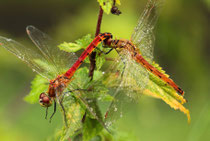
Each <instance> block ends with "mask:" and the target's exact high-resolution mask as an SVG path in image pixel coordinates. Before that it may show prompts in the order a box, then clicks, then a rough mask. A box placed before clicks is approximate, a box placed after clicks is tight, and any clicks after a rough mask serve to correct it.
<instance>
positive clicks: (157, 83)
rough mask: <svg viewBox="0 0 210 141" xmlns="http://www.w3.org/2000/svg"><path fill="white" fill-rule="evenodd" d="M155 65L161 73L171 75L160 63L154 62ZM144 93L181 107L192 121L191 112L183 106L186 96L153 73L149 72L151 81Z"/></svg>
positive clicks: (177, 107) (172, 105)
mask: <svg viewBox="0 0 210 141" xmlns="http://www.w3.org/2000/svg"><path fill="white" fill-rule="evenodd" d="M153 66H154V67H156V68H157V69H158V70H159V71H160V72H161V73H163V74H165V75H166V76H167V77H169V75H167V74H166V73H165V71H164V70H162V68H161V67H160V66H159V65H158V64H156V63H155V62H153ZM143 94H145V95H149V96H152V97H155V98H160V99H162V100H163V101H165V102H166V103H167V104H169V105H170V106H171V107H172V108H174V109H179V110H180V111H182V112H183V113H185V114H186V115H187V118H188V122H190V112H189V110H188V109H186V108H185V107H184V106H183V104H184V103H186V100H185V99H184V97H183V96H182V95H179V94H178V93H177V92H176V91H175V90H174V89H173V88H172V87H171V86H169V85H168V84H166V83H165V82H164V81H163V80H161V79H160V78H159V77H157V76H156V75H154V74H153V73H149V82H148V84H147V87H146V89H145V90H144V92H143Z"/></svg>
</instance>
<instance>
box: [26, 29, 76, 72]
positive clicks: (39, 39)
mask: <svg viewBox="0 0 210 141" xmlns="http://www.w3.org/2000/svg"><path fill="white" fill-rule="evenodd" d="M26 31H27V34H28V36H29V37H30V39H31V40H32V41H33V43H34V44H35V45H36V46H37V48H38V49H39V50H40V52H41V53H42V54H43V56H44V58H45V59H46V60H47V62H48V63H49V64H51V66H52V68H53V69H54V70H55V71H57V73H58V74H61V73H63V72H65V71H67V70H68V69H69V68H70V67H71V66H72V65H73V63H74V62H75V61H76V60H77V56H76V55H75V54H74V53H67V52H64V51H62V50H60V49H59V48H58V47H57V45H58V44H56V43H55V42H54V41H53V40H52V39H51V38H50V37H49V36H48V35H47V34H45V33H43V32H42V31H40V30H39V29H37V28H35V27H34V26H28V27H27V28H26Z"/></svg>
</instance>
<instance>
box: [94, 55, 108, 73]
mask: <svg viewBox="0 0 210 141" xmlns="http://www.w3.org/2000/svg"><path fill="white" fill-rule="evenodd" d="M105 62H106V60H105V55H104V54H98V53H97V55H96V68H97V70H100V69H101V67H102V66H103V64H104V63H105Z"/></svg>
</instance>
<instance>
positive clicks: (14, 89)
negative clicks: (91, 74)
mask: <svg viewBox="0 0 210 141" xmlns="http://www.w3.org/2000/svg"><path fill="white" fill-rule="evenodd" d="M145 4H146V1H145V0H131V1H126V0H121V6H119V8H120V10H121V11H122V13H123V14H122V15H120V16H115V15H104V18H103V22H102V32H111V33H113V35H114V36H116V37H118V38H127V39H129V38H130V35H131V33H132V31H133V28H134V27H135V25H136V23H137V20H138V17H139V16H140V14H141V12H142V10H143V8H144V6H145ZM98 10H99V6H98V3H97V2H96V0H45V1H43V0H36V1H32V0H0V21H1V22H0V35H1V36H5V37H9V38H12V39H14V40H16V41H18V42H21V43H22V44H24V45H25V46H27V45H32V42H31V41H30V40H29V38H28V37H27V35H26V33H25V27H26V26H27V25H34V26H36V27H37V28H39V29H41V30H42V31H44V32H46V33H48V34H49V35H50V36H51V37H53V38H54V39H56V40H58V41H60V42H63V41H67V42H70V41H71V42H73V41H74V40H75V39H77V38H79V37H82V36H83V35H86V34H88V33H91V34H92V35H94V33H95V28H96V21H97V16H98ZM209 25H210V1H209V0H184V1H183V0H170V1H166V0H165V3H164V5H163V8H162V12H161V14H160V16H159V20H158V22H157V25H156V29H155V36H156V42H155V60H156V62H158V63H159V64H160V66H162V67H163V69H164V70H166V72H167V73H168V74H170V76H171V78H172V79H173V80H174V81H175V82H177V84H179V85H180V86H181V87H182V88H183V89H184V90H185V97H186V99H187V100H188V103H187V104H185V106H186V107H187V108H189V109H190V112H191V118H192V122H191V124H188V123H187V118H186V116H185V115H184V114H183V113H181V112H180V111H175V110H173V109H171V108H170V107H169V106H168V105H167V104H165V103H164V102H163V101H161V100H157V99H153V98H148V97H145V96H143V97H142V98H141V100H140V102H139V104H138V107H136V108H133V110H131V111H129V114H128V116H126V117H123V119H122V120H120V121H119V127H120V129H121V130H122V133H121V135H122V136H125V138H124V139H125V140H130V141H132V140H140V141H154V140H155V141H159V140H161V141H168V140H170V141H177V140H179V141H180V140H185V141H207V140H210V134H209V133H210V104H209V102H210V96H209V91H208V89H209V88H210V84H209V79H210V74H209V73H210V63H209V62H210V55H209V54H210V48H209V45H210V38H209V37H210V36H209V33H210V28H209ZM34 76H35V73H33V72H32V71H31V69H30V68H28V67H27V65H25V64H24V63H23V62H22V61H20V60H19V59H17V58H16V57H15V56H13V55H12V54H10V53H9V52H7V51H6V50H5V49H3V48H0V96H1V98H0V125H1V126H0V140H2V141H3V140H4V141H11V140H13V141H23V140H27V141H37V140H39V141H40V140H48V139H50V136H54V134H56V131H57V130H59V128H60V127H61V124H62V121H61V119H62V117H61V116H60V113H59V112H58V113H56V116H55V117H54V119H53V122H52V123H51V124H49V123H48V121H46V120H45V119H44V116H45V109H44V108H41V107H40V106H39V104H34V105H31V104H28V103H26V102H24V101H23V98H24V96H26V95H27V94H28V93H29V91H30V82H31V80H33V78H34ZM51 112H52V111H51ZM127 134H131V135H132V136H133V138H129V139H126V136H127ZM129 136H130V135H129Z"/></svg>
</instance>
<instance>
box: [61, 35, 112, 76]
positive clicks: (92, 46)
mask: <svg viewBox="0 0 210 141" xmlns="http://www.w3.org/2000/svg"><path fill="white" fill-rule="evenodd" d="M107 38H112V35H111V33H102V34H99V35H98V36H96V37H95V39H94V40H93V41H92V42H91V43H90V44H89V46H88V47H87V48H86V49H85V51H84V52H83V53H82V55H81V56H80V57H79V58H78V60H77V61H76V62H75V63H74V64H73V66H72V67H71V68H70V69H69V70H68V71H67V72H66V73H65V74H64V75H65V76H66V77H67V78H71V77H72V76H73V75H74V73H75V71H76V70H77V69H78V67H79V66H80V65H81V64H82V62H83V61H84V60H85V59H86V58H87V56H88V55H89V54H90V53H91V52H92V51H93V50H94V49H95V48H96V47H97V45H98V44H99V43H100V42H102V41H103V40H105V39H107Z"/></svg>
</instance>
